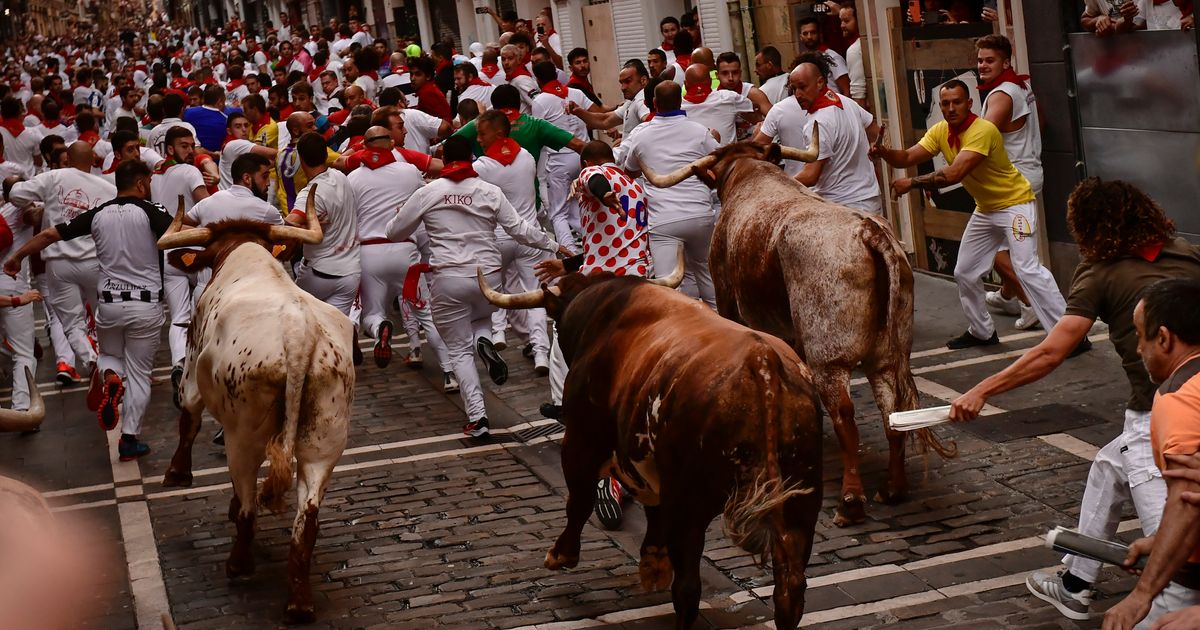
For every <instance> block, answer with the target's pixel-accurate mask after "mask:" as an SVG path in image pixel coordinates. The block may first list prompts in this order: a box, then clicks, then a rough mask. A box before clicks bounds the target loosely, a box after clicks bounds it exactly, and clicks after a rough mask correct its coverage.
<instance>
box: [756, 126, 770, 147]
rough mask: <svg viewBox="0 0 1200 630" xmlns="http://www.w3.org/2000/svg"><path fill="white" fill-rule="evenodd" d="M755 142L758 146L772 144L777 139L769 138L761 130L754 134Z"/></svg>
mask: <svg viewBox="0 0 1200 630" xmlns="http://www.w3.org/2000/svg"><path fill="white" fill-rule="evenodd" d="M754 142H756V143H758V144H771V143H772V142H775V138H772V137H771V136H768V135H767V134H765V133H763V132H762V129H759V130H758V131H756V132H754Z"/></svg>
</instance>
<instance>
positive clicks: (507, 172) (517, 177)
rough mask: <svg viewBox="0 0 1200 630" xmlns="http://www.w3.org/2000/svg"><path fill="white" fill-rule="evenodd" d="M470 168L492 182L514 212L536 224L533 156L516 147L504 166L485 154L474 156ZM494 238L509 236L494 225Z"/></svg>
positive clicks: (535, 183)
mask: <svg viewBox="0 0 1200 630" xmlns="http://www.w3.org/2000/svg"><path fill="white" fill-rule="evenodd" d="M472 168H474V169H475V172H476V173H479V178H480V179H482V180H483V181H485V182H488V183H490V184H495V185H496V186H498V187H499V188H500V191H501V192H503V193H504V196H505V197H507V198H508V202H509V203H511V204H512V206H513V209H514V210H516V211H517V216H519V217H521V219H522V220H523V221H525V222H526V223H528V224H530V225H537V224H538V220H537V159H536V158H534V157H533V156H532V155H530V154H529V152H528V151H526V150H525V149H520V150H519V152H518V155H517V158H516V159H515V160H513V162H512V164H509V165H508V166H505V165H503V164H501V163H500V162H497V161H496V160H494V159H492V158H490V157H487V156H486V155H485V156H483V157H481V158H479V159H478V160H475V163H474V165H473V166H472ZM496 238H501V239H507V238H510V237H509V236H508V233H507V232H505V231H504V228H501V227H497V228H496Z"/></svg>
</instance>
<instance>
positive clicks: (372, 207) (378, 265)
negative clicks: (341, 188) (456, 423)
mask: <svg viewBox="0 0 1200 630" xmlns="http://www.w3.org/2000/svg"><path fill="white" fill-rule="evenodd" d="M399 128H400V130H401V133H403V129H404V126H403V125H399ZM363 141H364V142H363V143H364V146H365V147H366V148H365V150H364V151H363V152H362V153H359V154H356V155H358V156H360V158H361V160H362V165H361V166H359V167H358V168H356V169H354V170H353V171H351V172H350V175H349V180H350V188H351V190H353V192H354V200H355V206H356V207H357V208H358V240H359V243H360V244H361V245H362V247H361V249H360V250H359V258H360V259H361V261H362V276H361V277H360V279H359V290H360V292H361V293H360V297H361V299H362V325H363V328H364V329H365V330H366V332H367V334H368V335H369V336H371V337H373V338H374V339H375V340H376V341H375V350H374V354H375V364H376V365H378V366H379V367H381V368H382V367H386V366H387V365H388V363H389V362H390V361H391V336H392V331H393V330H394V328H395V325H394V324H393V323H392V322H391V321H390V320H389V319H388V318H387V309H388V306H389V305H391V303H392V301H393V300H395V299H396V298H398V297H401V296H402V294H403V290H404V284H405V280H406V278H407V277H408V273H409V268H410V267H412V266H413V265H415V264H417V263H419V262H421V254H420V252H419V251H418V250H417V244H416V242H415V239H410V240H405V241H402V242H398V243H393V242H392V241H390V240H388V238H387V222H388V221H389V220H390V219H391V218H392V217H393V216H395V214H396V210H397V209H399V208H400V207H401V206H403V205H404V202H406V201H408V198H409V197H410V196H412V194H413V192H415V191H416V190H417V189H418V188H420V187H421V186H423V185H424V184H425V182H424V180H423V179H422V178H421V172H420V171H419V170H418V169H417V167H415V166H413V165H412V164H409V163H408V162H405V161H404V160H403V159H400V158H398V157H397V153H396V151H394V149H395V142H394V141H393V137H392V136H391V135H390V131H389V130H388V129H387V128H386V127H381V126H374V127H370V128H369V129H367V131H366V133H365V134H364V135H363ZM417 277H418V281H417V286H416V289H417V290H416V293H415V295H410V296H408V299H405V300H403V301H402V302H401V303H400V306H401V312H402V314H403V316H404V318H403V321H404V329H405V332H407V333H408V345H409V357H408V358H407V359H406V360H405V363H407V364H409V365H410V366H411V365H416V364H417V363H418V362H419V361H420V360H421V337H420V335H419V331H420V330H424V331H425V337H426V339H428V340H429V345H431V346H433V350H434V355H435V356H436V358H437V360H438V362H439V363H440V364H441V366H442V385H443V388H444V389H445V390H446V391H457V389H456V388H457V387H458V381H457V380H455V376H454V369H453V367H452V366H451V364H450V361H449V358H448V356H449V353H448V352H447V350H446V344H445V343H443V342H442V337H441V335H439V334H438V332H437V328H436V327H434V325H433V316H432V314H431V313H430V311H429V306H428V304H426V303H425V301H426V300H428V299H429V291H428V289H427V288H426V287H425V281H424V279H423V278H420V276H417ZM418 305H419V306H418Z"/></svg>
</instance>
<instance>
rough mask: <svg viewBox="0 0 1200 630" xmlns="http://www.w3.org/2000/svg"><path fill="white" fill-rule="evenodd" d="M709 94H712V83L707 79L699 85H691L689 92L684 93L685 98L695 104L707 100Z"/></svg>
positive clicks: (688, 88)
mask: <svg viewBox="0 0 1200 630" xmlns="http://www.w3.org/2000/svg"><path fill="white" fill-rule="evenodd" d="M709 94H712V83H711V82H709V81H705V82H704V83H700V84H697V85H689V86H688V87H687V93H686V94H684V95H683V100H685V101H687V102H689V103H692V104H693V105H695V104H699V103H703V102H704V101H705V100H707V99H708V95H709Z"/></svg>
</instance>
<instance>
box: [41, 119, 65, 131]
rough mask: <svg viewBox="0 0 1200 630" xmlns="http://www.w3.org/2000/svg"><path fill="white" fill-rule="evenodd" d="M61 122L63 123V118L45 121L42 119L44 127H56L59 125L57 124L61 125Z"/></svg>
mask: <svg viewBox="0 0 1200 630" xmlns="http://www.w3.org/2000/svg"><path fill="white" fill-rule="evenodd" d="M61 124H62V120H61V119H58V120H43V121H42V126H43V127H45V128H47V129H54V128H55V127H57V126H59V125H61Z"/></svg>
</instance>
